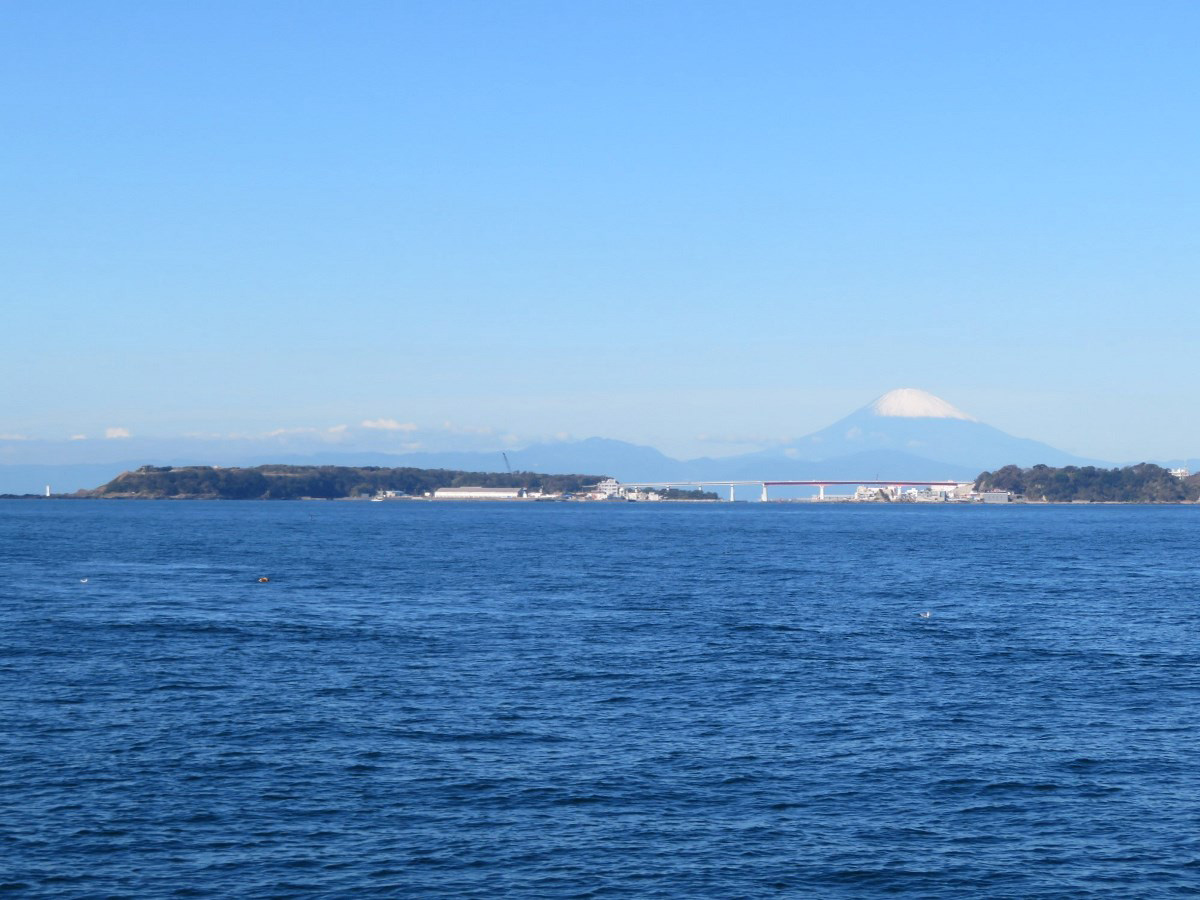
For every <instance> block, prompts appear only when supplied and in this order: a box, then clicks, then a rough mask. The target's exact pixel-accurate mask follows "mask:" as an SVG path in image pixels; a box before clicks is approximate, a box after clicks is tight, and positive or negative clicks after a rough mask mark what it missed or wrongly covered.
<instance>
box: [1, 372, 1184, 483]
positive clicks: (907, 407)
mask: <svg viewBox="0 0 1200 900" xmlns="http://www.w3.org/2000/svg"><path fill="white" fill-rule="evenodd" d="M131 449H132V448H131ZM143 450H144V452H146V457H144V458H142V459H122V460H120V461H119V462H113V463H109V464H103V465H101V464H94V465H58V466H55V465H47V466H37V465H6V466H0V493H40V492H41V491H42V489H43V486H44V485H46V484H50V485H51V486H52V488H53V489H54V491H55V492H61V493H69V492H71V491H75V490H78V489H81V488H85V489H90V488H94V487H96V486H98V485H99V484H103V483H104V482H105V481H107V480H109V479H110V478H113V477H115V476H116V475H118V474H119V473H121V472H123V471H127V470H131V469H136V468H137V467H138V466H141V465H144V464H147V463H150V464H154V465H202V464H215V465H225V466H243V467H250V466H257V465H262V464H270V463H279V464H288V465H341V466H388V467H396V466H410V467H415V468H442V469H455V470H463V471H474V472H494V473H502V472H505V471H506V466H505V461H504V457H503V456H502V455H501V451H500V450H499V449H496V450H489V451H462V452H411V453H396V452H388V451H382V450H373V451H372V450H350V449H346V448H339V447H336V446H332V445H331V446H330V447H329V448H328V449H327V450H322V451H319V452H318V451H314V450H306V451H304V452H298V451H297V450H295V449H291V450H288V449H285V448H277V449H274V450H269V449H263V448H261V447H252V446H246V447H236V448H235V447H232V446H216V445H214V446H211V447H201V446H197V447H195V448H194V449H193V451H192V452H189V453H179V454H177V455H169V454H167V453H166V451H165V448H160V447H151V446H149V445H147V446H146V447H145V448H143ZM506 452H507V454H508V461H509V464H510V465H511V467H512V468H513V469H514V470H519V471H524V472H610V473H612V474H613V475H614V476H615V477H617V478H618V479H620V480H622V481H626V482H630V481H703V480H705V479H711V480H729V479H735V480H754V479H768V480H818V479H829V480H838V481H849V480H854V479H863V480H867V479H889V478H894V479H897V480H900V479H904V480H920V479H931V480H942V479H954V480H961V481H973V480H974V479H975V477H976V476H978V475H979V474H980V473H981V472H984V471H989V470H990V471H994V470H996V469H999V468H1000V467H1002V466H1006V465H1017V466H1022V467H1028V466H1033V465H1038V464H1042V465H1049V466H1066V465H1077V466H1083V465H1096V466H1102V467H1105V466H1110V465H1112V464H1111V463H1108V462H1105V461H1102V460H1092V459H1085V458H1082V457H1078V456H1075V455H1073V454H1070V453H1066V452H1064V451H1062V450H1058V449H1057V448H1055V447H1051V446H1050V445H1048V444H1044V443H1041V442H1039V441H1035V440H1030V439H1027V438H1019V437H1014V436H1013V435H1010V434H1006V433H1005V432H1003V431H1001V430H1000V429H998V428H994V427H992V426H991V425H987V424H985V423H983V422H981V421H979V420H978V419H976V418H975V417H974V416H971V415H969V414H968V413H966V412H963V411H962V410H960V409H958V408H957V407H955V406H953V405H951V404H950V403H948V402H947V401H945V400H943V399H942V398H940V397H936V396H934V395H933V394H930V393H927V392H926V391H922V390H918V389H916V388H900V389H898V390H894V391H889V392H888V393H886V394H883V395H882V396H880V397H878V398H876V399H875V400H874V401H872V402H871V403H868V404H867V405H866V406H864V407H862V408H861V409H858V410H856V411H855V412H853V413H851V414H850V415H848V416H846V417H845V418H842V419H840V420H838V421H837V422H834V423H833V424H832V425H829V426H827V427H825V428H822V429H820V430H819V431H815V432H813V433H811V434H809V435H806V436H805V437H802V438H799V439H797V440H794V441H791V442H789V443H788V444H786V445H783V446H779V447H773V448H770V449H767V450H761V451H758V452H755V453H746V454H741V455H738V456H729V457H722V458H717V459H714V458H710V457H702V458H699V459H690V460H680V459H674V458H672V457H670V456H667V455H666V454H664V453H662V452H660V451H659V450H656V449H655V448H653V447H647V446H642V445H638V444H631V443H628V442H626V441H620V440H613V439H610V438H601V437H591V438H587V439H585V440H579V441H564V442H554V443H540V444H533V445H530V446H528V447H524V448H522V449H510V450H507V451H506ZM201 454H203V457H201ZM198 457H201V458H198ZM1141 461H1142V460H1135V461H1134V462H1141ZM1189 462H1192V463H1196V461H1186V460H1185V461H1184V462H1183V463H1182V464H1183V465H1187V466H1188V468H1195V467H1196V466H1197V465H1200V463H1196V464H1195V465H1189ZM1175 464H1178V463H1175Z"/></svg>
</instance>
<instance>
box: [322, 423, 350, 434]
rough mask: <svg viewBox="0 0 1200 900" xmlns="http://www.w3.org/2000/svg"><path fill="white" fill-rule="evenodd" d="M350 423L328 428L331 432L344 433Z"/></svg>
mask: <svg viewBox="0 0 1200 900" xmlns="http://www.w3.org/2000/svg"><path fill="white" fill-rule="evenodd" d="M349 427H350V426H349V425H334V426H333V427H332V428H329V429H326V430H327V431H328V432H329V433H330V434H344V433H345V431H346V429H347V428H349Z"/></svg>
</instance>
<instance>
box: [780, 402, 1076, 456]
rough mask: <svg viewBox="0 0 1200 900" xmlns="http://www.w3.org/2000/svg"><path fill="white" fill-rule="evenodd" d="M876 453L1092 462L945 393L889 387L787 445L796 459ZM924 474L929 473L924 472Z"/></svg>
mask: <svg viewBox="0 0 1200 900" xmlns="http://www.w3.org/2000/svg"><path fill="white" fill-rule="evenodd" d="M863 453H871V454H873V455H875V456H878V455H879V454H881V453H884V454H886V453H897V454H903V455H904V456H906V457H908V458H909V460H908V462H909V464H911V457H920V458H921V459H922V460H924V461H929V462H936V463H944V464H947V465H951V466H954V467H956V468H959V467H961V468H966V469H974V470H976V471H983V470H985V469H996V468H999V467H1000V466H1004V465H1008V464H1010V463H1013V464H1016V465H1020V466H1031V465H1036V464H1038V463H1045V464H1046V465H1051V466H1064V465H1090V464H1095V463H1096V462H1097V461H1096V460H1088V459H1082V458H1080V457H1077V456H1074V455H1072V454H1070V453H1067V452H1065V451H1062V450H1058V449H1056V448H1054V447H1051V446H1050V445H1048V444H1043V443H1041V442H1040V441H1034V440H1029V439H1027V438H1019V437H1014V436H1012V435H1010V434H1006V433H1005V432H1003V431H1001V430H1000V429H998V428H993V427H992V426H991V425H987V424H985V423H983V422H980V421H979V420H978V419H976V418H975V417H973V416H971V415H968V414H967V413H965V412H963V411H962V410H960V409H958V408H957V407H955V406H952V405H951V404H950V403H947V402H946V401H945V400H943V399H942V398H941V397H935V396H934V395H933V394H930V393H927V392H926V391H922V390H918V389H916V388H900V389H898V390H894V391H889V392H888V393H886V394H884V395H883V396H882V397H879V398H877V399H876V400H874V401H872V402H871V403H868V404H867V405H866V406H864V407H863V408H862V409H860V410H858V411H857V412H853V413H851V414H850V415H848V416H846V418H844V419H841V420H839V421H837V422H834V423H833V424H832V425H830V426H829V427H827V428H823V429H821V430H820V431H817V432H814V433H813V434H810V435H808V436H806V437H803V438H800V439H799V440H797V441H795V442H793V443H792V444H791V445H789V446H788V447H786V448H784V450H783V455H784V456H786V457H788V458H790V459H795V460H811V461H818V460H832V459H835V458H839V457H846V456H851V455H859V454H863ZM922 477H924V476H922Z"/></svg>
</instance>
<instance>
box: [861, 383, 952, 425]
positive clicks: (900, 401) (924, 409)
mask: <svg viewBox="0 0 1200 900" xmlns="http://www.w3.org/2000/svg"><path fill="white" fill-rule="evenodd" d="M869 408H870V410H871V412H873V413H874V414H875V415H877V416H886V417H888V418H897V419H964V420H966V421H968V422H974V421H975V419H974V417H972V416H968V415H967V414H966V413H965V412H963V411H962V410H961V409H956V408H955V407H953V406H951V405H950V404H949V403H947V402H946V401H945V400H943V399H942V398H941V397H935V396H933V394H930V393H928V392H926V391H920V390H917V389H916V388H898V389H897V390H894V391H888V392H887V393H886V394H884V395H883V396H882V397H880V398H879V399H878V400H876V401H875V402H874V403H872V404H871V406H870V407H869Z"/></svg>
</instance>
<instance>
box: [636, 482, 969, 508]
mask: <svg viewBox="0 0 1200 900" xmlns="http://www.w3.org/2000/svg"><path fill="white" fill-rule="evenodd" d="M747 484H754V485H758V486H760V487H761V488H762V498H761V499H762V501H763V502H764V503H765V502H766V501H767V499H768V497H767V488H769V487H815V488H817V489H818V490H819V492H820V495H819V499H821V500H824V499H825V488H827V487H840V486H843V485H849V484H853V485H855V486H858V485H863V484H873V485H879V486H880V487H948V488H954V487H957V486H958V484H959V483H958V482H957V481H880V480H879V479H860V480H858V481H829V480H825V481H762V480H757V479H755V480H751V481H631V482H628V483H622V485H621V487H623V488H639V489H640V488H652V487H663V488H682V487H688V488H705V487H725V486H728V487H729V499H730V500H731V501H732V500H733V499H734V489H735V488H736V487H738V486H739V485H747Z"/></svg>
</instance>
